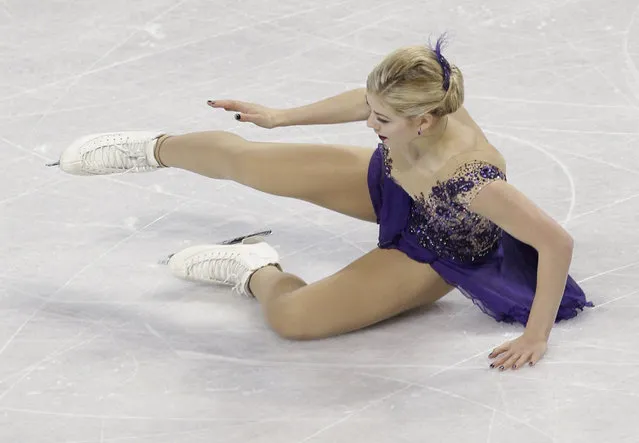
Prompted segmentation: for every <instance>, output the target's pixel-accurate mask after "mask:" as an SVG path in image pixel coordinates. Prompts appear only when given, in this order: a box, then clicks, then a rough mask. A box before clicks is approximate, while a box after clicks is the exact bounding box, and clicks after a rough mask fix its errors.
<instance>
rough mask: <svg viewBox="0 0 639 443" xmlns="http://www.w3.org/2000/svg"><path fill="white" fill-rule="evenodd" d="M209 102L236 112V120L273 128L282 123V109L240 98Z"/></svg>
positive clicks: (210, 104)
mask: <svg viewBox="0 0 639 443" xmlns="http://www.w3.org/2000/svg"><path fill="white" fill-rule="evenodd" d="M207 104H208V105H209V106H210V107H212V108H221V109H224V110H225V111H230V112H235V119H236V120H238V121H241V122H251V123H254V124H256V125H257V126H260V127H262V128H266V129H272V128H275V127H277V126H278V125H279V124H280V121H279V120H280V111H278V110H277V109H272V108H267V107H266V106H262V105H258V104H256V103H248V102H241V101H238V100H215V101H213V100H209V101H208V102H207Z"/></svg>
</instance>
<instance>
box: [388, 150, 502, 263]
mask: <svg viewBox="0 0 639 443" xmlns="http://www.w3.org/2000/svg"><path fill="white" fill-rule="evenodd" d="M379 148H380V149H381V150H382V153H383V159H384V169H385V171H384V172H385V174H386V175H387V176H388V177H390V178H391V179H393V177H392V175H391V168H392V160H391V158H390V157H389V153H388V149H387V148H386V147H385V146H384V145H383V144H380V146H379ZM393 180H394V179H393ZM495 180H504V181H505V180H506V175H505V174H504V173H503V172H502V170H501V169H499V168H498V167H497V166H495V165H493V164H491V163H488V162H486V161H483V160H477V159H471V160H468V161H464V162H463V163H461V164H459V165H458V166H457V167H455V168H454V169H453V170H452V171H451V174H449V175H448V176H447V177H446V178H445V179H443V180H438V181H437V182H436V183H435V185H434V186H433V187H432V188H431V190H430V192H428V194H426V193H422V194H421V195H419V196H412V205H411V209H410V215H409V220H408V226H407V229H408V231H409V232H410V233H411V234H413V235H414V236H415V238H416V239H417V241H418V242H419V244H420V245H421V246H423V247H424V248H426V249H429V250H431V251H433V252H435V253H436V254H437V255H438V256H440V257H443V258H447V259H451V260H454V261H456V262H460V263H473V262H476V261H478V260H481V259H482V258H484V257H486V256H488V255H490V254H491V253H492V252H493V251H494V250H496V249H497V248H498V247H499V240H500V239H501V236H502V233H503V231H502V229H501V228H500V227H499V226H497V225H496V224H494V223H493V222H491V221H490V220H488V219H486V218H485V217H483V216H481V215H479V214H476V213H474V212H472V211H470V210H469V205H470V203H471V202H472V200H473V199H474V197H475V196H476V195H477V194H478V193H479V191H480V190H481V189H482V188H483V187H484V186H485V185H487V184H488V183H491V182H493V181H495Z"/></svg>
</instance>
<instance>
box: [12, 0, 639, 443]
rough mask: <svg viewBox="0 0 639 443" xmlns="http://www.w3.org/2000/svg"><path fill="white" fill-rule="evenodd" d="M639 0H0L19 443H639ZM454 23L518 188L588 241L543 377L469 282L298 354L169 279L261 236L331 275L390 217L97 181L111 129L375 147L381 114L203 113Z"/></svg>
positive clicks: (338, 72)
mask: <svg viewBox="0 0 639 443" xmlns="http://www.w3.org/2000/svg"><path fill="white" fill-rule="evenodd" d="M638 11H639V2H638V1H637V0H610V1H605V0H581V1H575V0H560V1H554V0H539V1H535V2H530V3H524V2H515V1H506V0H488V1H484V2H471V1H469V0H464V1H457V0H451V1H430V2H426V1H418V0H403V1H382V0H321V1H306V0H268V1H267V0H237V1H230V0H182V1H177V0H137V1H134V0H128V1H125V0H108V1H96V0H86V1H80V0H76V1H67V0H60V1H52V0H51V1H47V0H39V1H38V0H0V174H1V177H2V180H1V181H0V442H2V443H39V442H69V443H70V442H73V443H99V442H109V443H116V442H117V443H120V442H122V443H128V442H136V443H137V442H144V443H164V442H167V443H168V442H171V443H186V442H189V443H195V442H216V443H217V442H223V443H235V442H241V443H253V442H256V443H257V442H259V443H302V442H312V443H320V442H322V443H323V442H336V443H359V442H364V443H377V442H383V443H385V442H389V443H400V442H415V443H424V442H428V443H435V442H442V443H444V442H446V443H448V442H450V443H485V442H486V443H501V442H504V443H514V442H517V443H546V442H556V443H573V442H574V443H591V442H592V443H617V442H624V443H635V442H639V420H637V413H639V338H638V334H639V294H637V292H639V275H638V274H637V272H638V271H639V248H638V246H639V233H638V229H637V225H638V221H639V151H638V150H639V143H638V141H639V137H638V136H639V125H638V117H639V68H638V66H637V64H638V62H639V12H638ZM443 31H448V32H449V34H450V37H451V41H450V45H449V47H448V49H447V50H446V53H445V54H446V55H447V57H448V58H449V60H450V61H451V62H453V63H455V64H457V65H458V66H459V67H460V68H461V69H462V71H463V73H464V75H465V78H466V94H467V97H466V106H467V108H468V110H469V111H470V112H471V115H473V116H474V117H475V119H476V120H477V121H478V123H479V124H480V125H481V126H482V127H483V128H484V129H485V131H486V133H487V135H488V136H489V138H490V139H491V141H492V142H493V143H494V144H495V145H496V146H497V147H498V148H499V149H500V150H501V151H502V152H503V154H504V155H505V156H506V158H507V160H508V161H509V179H510V181H511V183H513V184H515V185H516V186H518V187H519V188H520V189H521V190H522V191H524V192H525V193H526V194H528V195H529V196H530V197H531V198H532V199H533V200H534V201H535V202H536V203H538V204H539V205H540V206H542V207H543V208H544V209H545V210H547V211H548V212H549V213H550V214H551V215H552V216H553V217H555V218H556V219H557V220H559V221H561V222H562V223H564V225H565V226H566V228H567V229H568V231H569V232H570V233H571V234H572V235H573V236H574V238H575V240H576V249H575V255H574V260H573V265H572V270H571V274H572V275H573V276H574V278H575V279H576V280H577V281H579V282H580V283H581V284H582V286H583V288H584V290H585V291H586V292H587V295H588V298H589V299H590V300H592V301H593V302H594V303H595V304H596V308H594V309H589V310H587V311H585V312H584V313H582V314H581V315H579V316H578V317H577V318H576V319H573V320H570V321H568V322H562V323H560V324H559V325H557V326H556V327H555V329H554V332H553V334H552V338H551V344H550V349H549V352H548V354H547V355H546V358H545V359H544V360H542V362H540V364H539V365H538V366H537V367H535V368H528V367H525V368H523V369H522V370H520V371H517V372H510V371H508V372H504V373H499V372H496V371H494V370H490V369H489V368H488V364H489V360H488V358H487V357H488V353H489V351H490V350H491V349H492V348H493V347H494V346H496V345H499V344H501V343H502V342H503V341H505V340H507V339H509V338H514V337H516V336H518V335H519V334H520V333H521V332H522V330H523V329H522V328H521V327H520V326H513V325H507V324H501V323H497V322H495V321H493V320H492V319H491V318H490V317H488V316H486V315H484V314H483V313H482V312H481V311H480V310H479V309H477V308H476V307H475V306H474V305H473V304H472V303H471V302H470V301H468V300H467V299H465V298H464V297H463V296H462V295H461V294H459V293H458V292H454V293H453V294H451V295H449V296H448V297H446V298H444V299H443V300H441V301H440V302H438V303H437V304H436V305H435V306H433V307H432V308H430V309H427V310H424V311H421V312H417V313H413V314H410V315H406V316H404V317H402V318H399V319H397V320H393V321H389V322H386V323H383V324H381V325H379V326H377V327H373V328H370V329H368V330H365V331H362V332H358V333H354V334H350V335H346V336H342V337H338V338H334V339H328V340H322V341H316V342H290V341H285V340H283V339H280V338H278V337H277V336H276V335H275V334H274V333H272V332H271V331H270V330H269V329H268V327H267V326H266V324H265V322H264V320H263V318H262V315H261V313H260V309H259V306H258V304H257V303H256V302H255V301H253V300H248V299H244V298H239V297H237V296H234V295H232V294H231V293H230V292H229V291H228V290H227V289H225V288H219V287H209V286H205V285H197V284H192V283H187V282H183V281H180V280H177V279H175V278H174V277H172V276H171V275H170V274H169V272H168V270H167V269H166V268H165V267H164V266H162V265H159V264H158V260H160V259H162V258H163V257H164V256H165V255H166V254H168V253H171V252H174V251H176V250H178V249H181V248H183V247H185V246H187V245H192V244H197V243H206V242H212V241H218V240H223V239H226V238H229V237H233V236H236V235H241V234H246V233H249V232H253V231H257V230H261V229H264V228H269V229H272V230H273V231H274V234H273V235H272V236H271V238H270V241H271V242H272V244H273V245H274V246H275V247H276V248H277V249H278V251H279V252H280V254H281V256H282V260H283V266H284V267H285V268H286V269H287V270H289V271H291V272H295V273H298V274H299V275H300V276H302V277H303V278H305V279H307V280H309V281H313V280H316V279H319V278H322V277H324V276H326V275H328V274H329V273H332V272H335V271H337V270H339V269H340V268H341V267H343V266H344V265H346V264H347V263H349V262H350V261H352V260H354V259H356V258H358V257H359V256H361V255H363V254H364V253H365V252H367V251H369V250H370V249H372V248H374V247H375V246H376V240H377V231H376V226H375V225H372V224H366V223H364V222H360V221H357V220H354V219H350V218H347V217H345V216H342V215H338V214H334V213H331V212H329V211H327V210H324V209H321V208H318V207H314V206H311V205H309V204H306V203H301V202H297V201H292V200H287V199H283V198H277V197H272V196H269V195H265V194H262V193H259V192H256V191H253V190H250V189H248V188H243V187H241V186H239V185H235V184H232V183H228V182H223V181H214V180H210V179H205V178H203V177H199V176H195V175H192V174H189V173H186V172H182V171H178V170H168V171H160V172H156V173H151V174H146V175H126V176H112V177H96V178H78V177H73V176H69V175H65V174H63V173H62V172H60V171H59V170H58V169H56V168H46V167H45V166H44V165H45V163H47V162H50V161H54V160H56V159H57V158H58V155H59V154H60V152H61V151H62V150H63V149H64V147H65V146H67V145H68V144H69V143H70V142H71V141H73V140H74V139H75V138H77V137H79V136H82V135H85V134H89V133H94V132H104V131H115V130H133V129H136V130H146V129H159V130H161V131H165V132H169V133H179V132H187V131H188V132H190V131H199V130H207V129H220V130H230V131H234V132H236V133H238V134H240V135H242V136H244V137H247V138H250V139H254V140H264V141H272V140H278V141H291V142H295V141H300V142H325V143H346V144H356V145H364V146H370V148H371V151H372V149H373V148H374V147H375V146H376V143H377V139H376V137H375V134H374V133H373V132H372V131H371V130H370V129H368V128H366V125H365V124H364V123H363V122H362V123H358V124H348V125H338V126H308V127H295V128H283V129H275V130H265V129H261V128H257V127H255V126H252V125H249V124H238V123H237V122H236V121H235V120H234V119H233V115H232V114H230V113H225V112H224V111H220V110H213V109H211V108H209V107H207V106H206V100H207V99H221V98H235V99H242V100H247V101H255V102H258V103H262V104H265V105H271V106H274V107H288V106H297V105H302V104H306V103H310V102H312V101H316V100H319V99H321V98H326V97H328V96H330V95H335V94H337V93H339V92H342V91H345V90H347V89H351V88H355V87H360V86H362V85H363V84H364V82H365V78H366V75H367V73H368V72H369V70H370V69H372V67H373V66H374V64H376V63H377V62H378V61H380V60H381V58H382V57H383V56H384V55H385V54H387V53H388V52H390V51H391V50H393V49H395V48H397V47H399V46H402V45H406V44H415V43H426V42H427V41H428V38H429V36H432V37H433V38H435V37H437V36H438V35H439V34H440V33H441V32H443Z"/></svg>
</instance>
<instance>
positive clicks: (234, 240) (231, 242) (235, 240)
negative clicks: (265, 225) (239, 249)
mask: <svg viewBox="0 0 639 443" xmlns="http://www.w3.org/2000/svg"><path fill="white" fill-rule="evenodd" d="M272 232H273V231H271V230H270V229H267V230H266V231H261V232H254V233H253V234H248V235H243V236H241V237H235V238H232V239H230V240H224V241H222V242H220V243H218V245H234V244H236V243H241V242H242V241H243V240H246V239H247V238H251V237H266V236H267V235H271V233H272Z"/></svg>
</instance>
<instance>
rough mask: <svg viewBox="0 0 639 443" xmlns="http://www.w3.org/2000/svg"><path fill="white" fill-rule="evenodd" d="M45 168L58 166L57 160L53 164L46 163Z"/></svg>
mask: <svg viewBox="0 0 639 443" xmlns="http://www.w3.org/2000/svg"><path fill="white" fill-rule="evenodd" d="M45 166H48V167H51V166H60V160H58V161H57V162H55V163H47V164H46V165H45Z"/></svg>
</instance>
